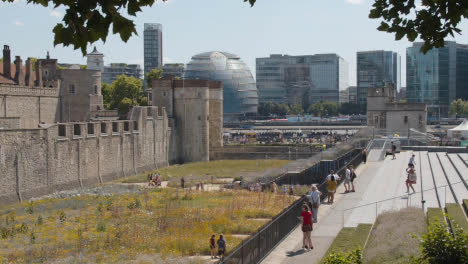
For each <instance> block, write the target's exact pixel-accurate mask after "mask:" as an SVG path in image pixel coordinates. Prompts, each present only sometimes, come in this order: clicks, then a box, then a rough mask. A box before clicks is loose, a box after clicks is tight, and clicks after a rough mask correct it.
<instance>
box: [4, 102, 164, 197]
mask: <svg viewBox="0 0 468 264" xmlns="http://www.w3.org/2000/svg"><path fill="white" fill-rule="evenodd" d="M129 117H130V120H124V121H112V122H111V121H106V122H96V123H67V124H55V125H53V126H51V127H49V128H47V129H18V130H14V129H12V130H0V171H1V172H2V175H1V177H0V193H1V194H0V203H5V202H14V201H18V200H25V199H29V198H31V197H35V196H38V195H43V194H48V193H52V192H55V191H60V190H65V189H70V188H77V187H84V186H90V185H92V184H96V183H102V182H105V181H109V180H112V179H116V178H119V177H124V176H129V175H133V174H135V173H139V172H143V171H148V170H152V169H155V168H159V167H162V166H167V165H168V157H169V155H168V153H169V148H170V146H169V142H170V141H169V138H170V133H171V129H170V128H169V122H168V118H167V116H166V113H165V110H164V109H159V111H158V108H157V107H136V108H134V109H133V110H132V112H131V113H130V115H129Z"/></svg>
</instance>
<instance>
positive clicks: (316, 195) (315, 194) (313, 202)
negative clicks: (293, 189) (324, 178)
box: [307, 185, 322, 223]
mask: <svg viewBox="0 0 468 264" xmlns="http://www.w3.org/2000/svg"><path fill="white" fill-rule="evenodd" d="M320 195H322V193H321V192H320V191H319V190H317V187H316V186H315V185H312V188H311V192H310V193H309V194H308V195H307V198H309V203H310V206H311V210H312V220H313V221H314V223H317V215H318V209H319V207H320Z"/></svg>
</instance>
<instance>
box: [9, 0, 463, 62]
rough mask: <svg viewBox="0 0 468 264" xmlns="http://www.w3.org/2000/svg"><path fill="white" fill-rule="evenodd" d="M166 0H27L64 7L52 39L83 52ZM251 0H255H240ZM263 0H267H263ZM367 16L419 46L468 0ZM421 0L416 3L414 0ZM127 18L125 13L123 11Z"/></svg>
mask: <svg viewBox="0 0 468 264" xmlns="http://www.w3.org/2000/svg"><path fill="white" fill-rule="evenodd" d="M0 1H2V2H10V3H12V2H14V1H15V0H0ZM157 1H160V2H165V1H167V0H79V1H70V0H27V2H28V3H29V4H37V5H42V6H45V7H47V6H49V5H50V6H53V7H55V8H56V7H65V15H64V17H63V20H62V22H61V23H58V24H57V25H56V26H55V27H54V29H53V32H54V34H55V38H54V45H58V44H62V45H64V46H73V48H74V49H80V50H81V52H82V53H83V55H85V54H86V48H87V46H88V44H92V43H94V42H96V41H98V40H102V41H103V42H105V41H106V39H107V36H108V35H109V33H110V32H109V30H110V28H111V26H112V34H119V35H120V38H121V39H122V40H123V41H124V42H127V40H128V39H129V38H130V37H131V36H133V35H136V34H137V31H136V28H135V23H134V22H133V17H136V15H137V13H138V12H140V11H142V8H143V7H148V6H149V7H151V6H152V5H153V4H154V3H156V2H157ZM243 1H244V2H249V3H250V5H252V6H253V5H254V4H255V3H256V2H257V0H243ZM258 1H260V0H258ZM264 1H267V0H264ZM374 1H375V2H374V4H373V9H371V10H370V13H369V17H370V18H372V19H381V20H382V21H381V24H380V26H379V27H378V30H380V31H385V32H388V33H392V34H395V39H396V40H400V39H402V38H403V37H405V36H406V37H407V38H408V40H409V41H411V42H413V41H414V40H415V39H417V38H418V37H419V38H420V39H422V40H423V41H424V45H423V47H422V51H423V52H426V51H427V50H429V49H431V48H433V47H436V48H437V47H442V46H444V39H445V37H447V36H449V35H451V36H453V35H454V34H455V33H457V34H459V33H461V29H460V27H459V24H460V22H461V21H462V20H463V19H466V18H467V17H468V1H465V0H463V1H460V0H437V1H436V0H374ZM418 3H420V5H419V4H418ZM126 16H127V17H130V18H127V17H126Z"/></svg>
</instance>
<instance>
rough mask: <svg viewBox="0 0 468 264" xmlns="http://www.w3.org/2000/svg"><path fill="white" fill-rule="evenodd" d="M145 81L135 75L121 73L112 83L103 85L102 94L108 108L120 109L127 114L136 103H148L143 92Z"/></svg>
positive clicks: (142, 104)
mask: <svg viewBox="0 0 468 264" xmlns="http://www.w3.org/2000/svg"><path fill="white" fill-rule="evenodd" d="M142 86H143V82H142V81H141V80H140V79H137V78H135V77H133V76H130V77H129V76H126V75H120V76H119V77H118V78H117V80H115V81H114V82H113V83H112V84H111V85H108V84H103V85H102V96H103V101H104V107H105V108H106V109H118V110H119V113H121V114H125V113H127V112H128V111H129V110H130V107H132V106H135V105H141V106H145V105H148V100H147V99H146V97H145V96H144V94H143V89H142Z"/></svg>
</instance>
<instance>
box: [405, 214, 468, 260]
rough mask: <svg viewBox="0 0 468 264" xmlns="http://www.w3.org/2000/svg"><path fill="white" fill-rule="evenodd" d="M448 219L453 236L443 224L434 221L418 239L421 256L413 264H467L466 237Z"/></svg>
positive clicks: (467, 246) (467, 247)
mask: <svg viewBox="0 0 468 264" xmlns="http://www.w3.org/2000/svg"><path fill="white" fill-rule="evenodd" d="M449 219H450V222H451V223H452V231H453V234H452V233H450V231H449V230H448V228H447V225H446V224H445V223H441V222H439V221H438V220H435V222H433V223H432V224H431V225H430V226H429V228H428V229H427V233H426V234H424V235H423V236H422V237H421V238H419V239H420V241H421V244H420V251H421V256H420V257H418V258H414V259H413V264H416V263H418V264H421V263H425V264H426V263H427V264H439V263H468V236H467V235H466V234H465V233H464V231H463V229H462V228H460V227H459V226H458V224H457V223H455V222H454V221H453V219H451V218H450V217H449Z"/></svg>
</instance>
